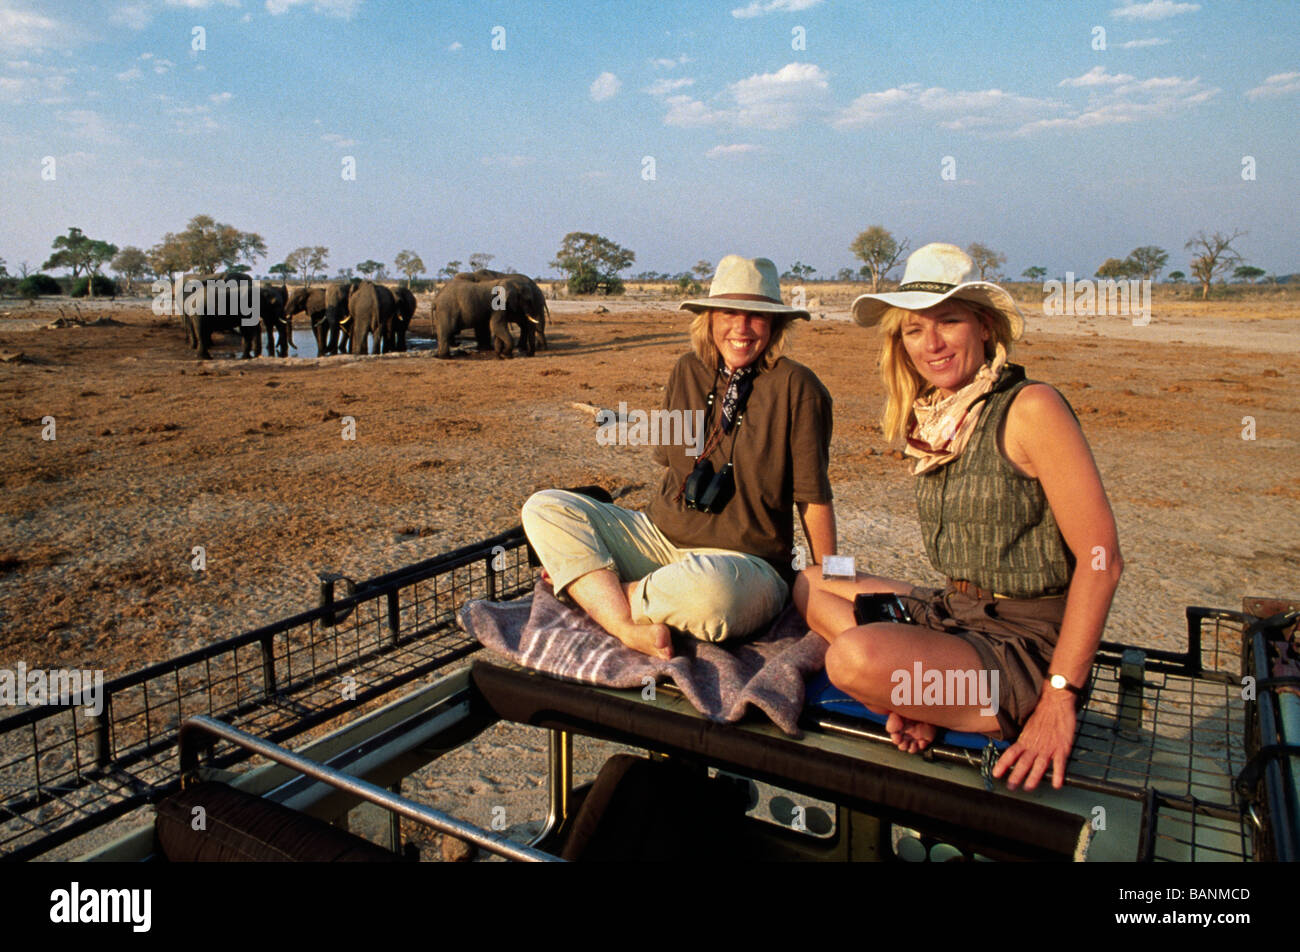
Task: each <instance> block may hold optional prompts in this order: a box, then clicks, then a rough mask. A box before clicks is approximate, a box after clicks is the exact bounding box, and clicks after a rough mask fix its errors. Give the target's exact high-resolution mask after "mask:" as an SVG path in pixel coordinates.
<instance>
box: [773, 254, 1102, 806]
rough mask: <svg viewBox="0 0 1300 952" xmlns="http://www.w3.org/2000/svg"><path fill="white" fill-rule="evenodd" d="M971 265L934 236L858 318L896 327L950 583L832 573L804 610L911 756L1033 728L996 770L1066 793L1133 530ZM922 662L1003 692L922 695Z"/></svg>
mask: <svg viewBox="0 0 1300 952" xmlns="http://www.w3.org/2000/svg"><path fill="white" fill-rule="evenodd" d="M971 272H972V263H971V260H970V258H969V257H968V256H967V255H966V254H965V253H964V252H963V251H962V250H961V249H960V248H957V247H955V246H953V245H947V244H930V245H926V246H925V247H923V248H920V249H918V250H917V251H916V252H914V253H913V254H912V256H911V257H910V258H908V261H907V268H906V271H905V273H904V276H903V282H902V285H901V286H900V288H899V290H898V291H897V292H894V293H888V294H864V295H862V296H861V297H859V298H858V299H857V300H856V301H854V302H853V316H854V319H855V320H857V322H858V323H859V324H861V325H863V326H864V327H873V326H877V325H879V327H880V330H881V334H882V336H883V337H884V349H883V351H882V352H881V356H880V369H881V374H882V376H883V378H884V381H885V389H886V406H885V413H884V431H885V435H886V436H887V437H888V438H890V439H892V438H894V437H895V436H898V435H900V434H901V435H904V436H906V438H907V450H906V452H907V454H908V455H909V456H911V457H913V458H914V459H915V461H916V462H915V467H914V473H915V475H916V496H917V509H918V515H919V518H920V522H921V532H922V536H923V537H924V540H925V548H926V554H927V555H928V557H929V559H930V562H931V564H932V565H933V566H934V568H935V569H936V570H937V571H938V572H939V573H940V574H942V575H945V576H947V577H948V584H947V586H946V587H945V588H943V589H923V588H916V587H913V586H912V585H911V584H909V583H907V582H902V581H897V580H894V579H887V578H880V577H877V576H872V575H865V574H859V575H858V576H857V578H856V580H853V581H849V580H835V579H822V578H821V573H820V572H819V571H816V570H814V569H810V570H809V571H807V572H805V573H804V574H803V575H801V576H800V578H799V580H798V581H797V582H796V585H795V603H796V604H797V605H798V606H799V608H800V610H801V611H803V613H804V616H805V617H806V618H807V620H808V624H809V625H810V626H811V627H812V628H813V629H814V630H815V631H817V632H819V633H820V634H821V635H822V636H823V637H825V638H826V639H827V640H828V641H829V642H830V643H831V644H830V648H829V650H828V651H827V654H826V670H827V674H828V675H829V677H830V679H831V681H832V683H834V684H835V685H836V686H838V687H839V688H840V689H841V690H843V691H845V692H846V693H848V694H850V695H852V696H853V697H855V698H857V699H858V700H859V701H861V702H862V703H863V704H865V705H867V706H868V707H869V708H872V709H873V710H877V711H880V712H882V713H883V712H888V713H889V719H888V723H887V729H888V730H889V732H890V735H891V737H892V738H893V740H894V742H895V743H896V744H897V745H898V747H899V748H900V749H901V750H905V751H908V752H915V751H918V750H923V749H924V748H925V747H926V746H927V745H928V744H929V743H930V742H931V741H932V740H933V738H934V736H935V733H936V730H935V729H936V727H944V728H952V729H955V730H959V731H974V732H979V733H985V734H989V735H992V736H994V737H1001V738H1003V739H1006V740H1012V739H1013V738H1015V742H1014V743H1013V744H1012V745H1011V746H1010V747H1008V748H1007V750H1006V751H1005V752H1004V753H1003V754H1002V756H1001V758H1000V759H999V760H998V763H997V764H996V765H995V766H994V768H993V775H994V776H995V777H1001V776H1002V775H1003V774H1004V773H1006V772H1007V771H1008V770H1010V771H1011V773H1010V776H1009V777H1008V785H1009V786H1010V787H1012V788H1015V787H1017V786H1019V785H1021V783H1024V785H1025V787H1026V789H1033V788H1034V787H1035V786H1037V784H1038V781H1039V780H1040V779H1041V778H1042V776H1043V774H1044V773H1045V772H1046V770H1047V768H1049V767H1050V768H1052V782H1053V785H1054V786H1057V787H1059V786H1061V784H1062V783H1063V782H1064V780H1065V764H1066V761H1067V759H1068V757H1069V753H1070V750H1071V747H1072V745H1073V743H1074V731H1075V723H1076V716H1077V703H1078V700H1079V698H1080V693H1081V691H1082V690H1083V689H1086V687H1087V684H1088V677H1089V672H1090V670H1091V667H1092V659H1093V655H1094V653H1095V652H1096V650H1097V645H1098V644H1099V642H1100V640H1101V633H1102V628H1103V626H1104V625H1105V622H1106V614H1107V612H1108V611H1109V610H1110V603H1111V597H1112V596H1113V595H1114V592H1115V588H1116V586H1117V585H1118V583H1119V577H1120V571H1121V566H1122V563H1121V560H1120V555H1119V541H1118V538H1117V534H1116V530H1115V518H1114V515H1113V514H1112V512H1111V508H1110V503H1109V501H1108V500H1107V498H1106V491H1105V490H1104V489H1103V488H1102V484H1101V477H1100V475H1099V474H1098V472H1097V466H1096V464H1095V463H1094V461H1093V458H1092V452H1091V450H1090V449H1089V448H1088V443H1087V441H1086V440H1085V439H1084V436H1083V433H1082V431H1081V430H1080V429H1079V424H1078V421H1077V420H1076V419H1075V417H1074V413H1073V411H1071V409H1070V408H1069V406H1068V405H1067V404H1066V402H1065V400H1064V399H1063V398H1062V397H1061V396H1060V394H1058V393H1057V392H1056V391H1055V390H1054V389H1052V388H1051V387H1049V386H1047V385H1045V384H1041V383H1035V382H1033V381H1028V380H1026V379H1025V376H1024V368H1022V367H1020V366H1018V365H1016V364H1010V363H1007V350H1008V348H1009V347H1010V346H1011V342H1012V341H1013V340H1015V339H1017V338H1019V336H1020V333H1021V331H1022V329H1023V327H1024V319H1023V317H1022V316H1021V314H1020V310H1019V309H1018V308H1017V307H1016V304H1015V302H1014V301H1013V300H1012V298H1011V295H1009V294H1008V293H1007V292H1006V291H1004V290H1003V289H1002V288H1000V287H998V286H997V285H996V284H991V283H988V282H985V281H974V280H971ZM889 593H893V595H896V596H898V598H897V599H896V600H891V599H890V598H889V597H888V595H889ZM873 595H879V596H880V597H878V598H873V597H871V596H873ZM859 596H867V597H865V598H859ZM889 601H893V607H894V608H895V609H898V608H901V609H903V610H904V611H905V612H906V613H907V615H909V616H910V618H905V620H906V621H907V622H908V623H899V621H898V620H897V619H898V617H899V616H898V614H897V613H896V612H895V613H893V614H892V615H890V616H889V617H893V618H895V620H893V621H886V620H884V619H885V617H886V615H885V614H882V611H881V609H880V607H879V606H880V605H881V604H882V603H884V602H889ZM918 662H919V663H920V665H921V669H922V671H932V670H938V671H940V672H945V681H946V682H947V683H951V684H955V683H956V681H955V679H953V680H949V679H948V678H947V676H946V672H973V673H975V674H976V675H978V674H979V673H980V672H985V673H986V674H985V680H984V683H985V684H994V683H995V684H996V685H997V694H996V696H995V702H996V703H995V704H988V705H986V704H984V703H982V702H980V701H978V700H977V699H976V698H974V697H966V698H964V699H961V698H957V697H940V698H937V699H936V698H933V697H929V696H925V697H922V696H920V695H921V692H920V686H919V685H918V686H917V691H916V694H917V696H916V697H912V698H910V699H909V698H907V697H906V696H904V695H902V694H896V693H895V691H894V688H895V687H896V686H899V684H900V682H899V680H898V673H899V672H902V673H903V674H904V675H905V676H907V677H913V672H915V670H916V668H915V665H916V664H917V663H918ZM994 673H996V675H997V679H996V682H995V681H994V679H993V677H992V675H993V674H994ZM966 683H968V684H969V683H970V680H969V677H968V680H967V681H966ZM909 700H910V702H911V703H908V701H909ZM958 700H964V701H965V703H961V704H958V703H956V702H957V701H958ZM895 701H902V702H904V703H895ZM922 701H930V702H932V703H921V702H922ZM994 708H996V710H994ZM1017 735H1018V736H1017Z"/></svg>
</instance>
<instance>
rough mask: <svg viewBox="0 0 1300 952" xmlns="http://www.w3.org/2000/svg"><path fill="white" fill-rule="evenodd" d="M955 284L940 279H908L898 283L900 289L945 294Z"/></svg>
mask: <svg viewBox="0 0 1300 952" xmlns="http://www.w3.org/2000/svg"><path fill="white" fill-rule="evenodd" d="M956 286H957V285H955V284H944V283H943V282H942V281H909V282H907V284H900V285H899V286H898V290H900V291H933V292H934V293H935V294H946V293H947V292H949V291H951V290H952V289H953V288H955V287H956Z"/></svg>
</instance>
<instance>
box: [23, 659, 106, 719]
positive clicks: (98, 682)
mask: <svg viewBox="0 0 1300 952" xmlns="http://www.w3.org/2000/svg"><path fill="white" fill-rule="evenodd" d="M43 704H50V705H61V706H63V707H71V706H73V705H81V706H83V707H85V709H86V713H87V714H92V715H94V716H96V717H98V716H99V715H100V714H102V713H104V672H103V671H102V670H98V669H96V670H78V669H76V668H71V669H69V668H52V669H49V670H45V669H43V668H31V669H29V668H28V667H27V665H26V664H24V663H23V662H22V661H19V662H18V664H17V665H16V666H15V667H14V668H0V705H6V706H9V707H39V706H40V705H43Z"/></svg>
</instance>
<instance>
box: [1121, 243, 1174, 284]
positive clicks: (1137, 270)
mask: <svg viewBox="0 0 1300 952" xmlns="http://www.w3.org/2000/svg"><path fill="white" fill-rule="evenodd" d="M1127 260H1128V261H1130V262H1132V264H1133V274H1134V276H1136V277H1141V278H1145V279H1146V280H1148V281H1154V280H1155V279H1156V275H1158V274H1159V273H1160V272H1161V271H1163V270H1164V267H1165V265H1166V264H1168V263H1169V252H1167V251H1165V249H1163V248H1157V247H1156V246H1155V245H1143V246H1142V247H1141V248H1134V249H1133V250H1132V251H1130V252H1129V253H1128V259H1127Z"/></svg>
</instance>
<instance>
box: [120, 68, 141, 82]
mask: <svg viewBox="0 0 1300 952" xmlns="http://www.w3.org/2000/svg"><path fill="white" fill-rule="evenodd" d="M143 75H144V73H142V72H140V67H138V66H132V67H131V68H130V69H124V70H122V72H120V73H118V74H117V78H118V79H119V80H121V81H122V82H124V83H129V82H131V81H132V80H136V79H139V78H140V77H141V76H143Z"/></svg>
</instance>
